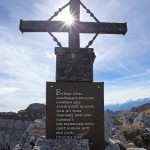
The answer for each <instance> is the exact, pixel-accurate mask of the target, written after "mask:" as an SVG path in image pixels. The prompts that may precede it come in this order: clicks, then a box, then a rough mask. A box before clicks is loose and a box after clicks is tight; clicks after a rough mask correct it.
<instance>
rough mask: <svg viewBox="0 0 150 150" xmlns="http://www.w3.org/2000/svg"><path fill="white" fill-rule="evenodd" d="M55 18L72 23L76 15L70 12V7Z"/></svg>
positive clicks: (68, 23)
mask: <svg viewBox="0 0 150 150" xmlns="http://www.w3.org/2000/svg"><path fill="white" fill-rule="evenodd" d="M55 19H56V20H61V21H64V22H65V24H66V25H72V24H73V22H74V17H73V16H72V15H71V14H70V12H69V9H68V8H66V9H64V10H63V11H62V12H61V13H59V15H58V16H57V17H56V18H55Z"/></svg>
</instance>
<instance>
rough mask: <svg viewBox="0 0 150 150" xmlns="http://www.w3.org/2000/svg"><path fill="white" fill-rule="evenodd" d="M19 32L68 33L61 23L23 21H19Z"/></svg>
mask: <svg viewBox="0 0 150 150" xmlns="http://www.w3.org/2000/svg"><path fill="white" fill-rule="evenodd" d="M19 29H20V31H21V32H68V27H67V26H66V25H65V23H64V22H63V21H23V20H20V26H19Z"/></svg>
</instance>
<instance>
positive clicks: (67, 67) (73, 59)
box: [55, 47, 95, 82]
mask: <svg viewBox="0 0 150 150" xmlns="http://www.w3.org/2000/svg"><path fill="white" fill-rule="evenodd" d="M55 54H56V81H90V82H92V81H93V63H94V59H95V53H94V51H93V49H92V48H80V50H78V51H70V49H69V48H64V47H62V48H60V47H56V48H55Z"/></svg>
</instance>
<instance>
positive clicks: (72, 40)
mask: <svg viewBox="0 0 150 150" xmlns="http://www.w3.org/2000/svg"><path fill="white" fill-rule="evenodd" d="M70 14H71V15H72V16H73V18H74V24H73V25H70V26H69V48H70V49H71V50H72V51H76V50H79V49H80V34H79V31H78V29H77V27H76V26H77V24H78V22H79V20H80V0H70Z"/></svg>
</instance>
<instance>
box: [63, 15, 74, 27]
mask: <svg viewBox="0 0 150 150" xmlns="http://www.w3.org/2000/svg"><path fill="white" fill-rule="evenodd" d="M62 20H63V21H64V22H65V23H66V24H67V25H71V24H73V22H74V19H73V16H72V15H71V14H70V13H66V14H65V15H64V16H63V18H62Z"/></svg>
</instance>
